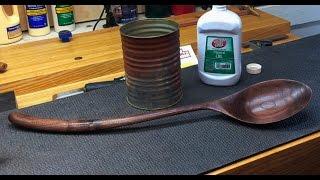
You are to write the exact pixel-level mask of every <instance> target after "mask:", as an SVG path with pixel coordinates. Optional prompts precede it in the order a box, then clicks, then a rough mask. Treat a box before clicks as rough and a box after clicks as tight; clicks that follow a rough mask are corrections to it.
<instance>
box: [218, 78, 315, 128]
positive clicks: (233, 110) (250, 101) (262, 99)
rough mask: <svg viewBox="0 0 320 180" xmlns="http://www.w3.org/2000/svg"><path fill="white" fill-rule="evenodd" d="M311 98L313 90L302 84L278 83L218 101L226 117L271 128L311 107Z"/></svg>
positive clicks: (274, 82)
mask: <svg viewBox="0 0 320 180" xmlns="http://www.w3.org/2000/svg"><path fill="white" fill-rule="evenodd" d="M311 95H312V90H311V88H310V87H308V86H307V85H305V84H303V83H301V82H298V81H293V80H285V79H276V80H270V81H264V82H261V83H257V84H255V85H252V86H249V87H248V88H246V89H244V90H242V91H240V92H238V93H235V94H232V95H230V96H227V97H225V98H222V99H220V100H218V104H219V105H220V106H221V107H220V108H219V109H222V110H223V113H225V114H226V115H229V116H231V117H233V118H235V119H237V120H240V121H243V122H246V123H252V124H268V123H273V122H277V121H281V120H284V119H287V118H289V117H291V116H293V115H294V114H296V113H298V112H300V111H301V110H302V109H303V108H305V107H306V106H307V105H308V103H309V101H310V99H311ZM219 109H218V110H219ZM216 110H217V109H216Z"/></svg>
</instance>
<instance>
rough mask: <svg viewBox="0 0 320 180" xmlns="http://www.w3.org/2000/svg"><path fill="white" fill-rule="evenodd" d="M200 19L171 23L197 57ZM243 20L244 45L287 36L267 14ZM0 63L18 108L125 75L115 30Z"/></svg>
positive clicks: (0, 88) (3, 56)
mask: <svg viewBox="0 0 320 180" xmlns="http://www.w3.org/2000/svg"><path fill="white" fill-rule="evenodd" d="M200 15H201V13H191V14H186V15H181V16H176V17H172V19H174V20H176V21H177V22H178V23H179V24H180V25H181V28H180V40H181V45H187V44H191V45H192V47H193V49H194V50H195V51H196V48H197V44H196V39H197V35H196V24H195V23H196V22H197V19H198V18H199V17H200ZM241 18H242V23H243V41H248V40H252V39H259V38H266V37H270V36H274V35H278V34H288V33H290V22H288V21H286V20H283V19H281V18H278V17H275V16H272V15H270V14H267V13H263V12H261V16H260V17H256V16H252V15H247V16H242V17H241ZM292 39H296V37H295V36H293V35H290V38H289V39H288V40H285V41H289V40H292ZM245 51H248V49H244V50H243V52H245ZM76 57H81V58H82V59H81V60H75V58H76ZM0 62H5V63H7V64H8V67H9V68H8V71H7V72H6V73H4V74H0V93H3V92H8V91H15V94H16V100H17V107H18V108H23V107H28V106H32V105H36V104H40V103H44V102H49V101H52V98H53V96H54V95H55V94H57V93H61V92H66V91H69V90H73V89H77V88H81V87H83V86H84V85H85V84H86V83H90V82H96V81H105V80H111V79H113V78H114V77H116V76H121V75H123V74H124V72H123V60H122V50H121V41H120V33H119V28H118V27H115V28H110V29H103V30H98V31H95V32H88V33H81V34H77V35H75V36H74V38H73V40H72V41H71V42H69V43H61V42H60V41H59V40H58V39H49V40H43V41H37V42H31V43H27V44H21V45H20V44H19V45H13V46H9V47H4V48H0Z"/></svg>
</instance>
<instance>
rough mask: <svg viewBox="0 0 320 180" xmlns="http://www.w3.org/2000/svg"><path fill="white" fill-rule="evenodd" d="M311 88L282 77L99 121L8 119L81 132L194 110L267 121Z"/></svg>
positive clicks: (283, 114) (285, 114)
mask: <svg viewBox="0 0 320 180" xmlns="http://www.w3.org/2000/svg"><path fill="white" fill-rule="evenodd" d="M311 94H312V90H311V88H310V87H308V86H307V85H305V84H303V83H301V82H297V81H293V80H286V79H276V80H269V81H264V82H260V83H257V84H254V85H252V86H249V87H247V88H246V89H244V90H242V91H239V92H237V93H235V94H232V95H230V96H227V97H224V98H222V99H218V100H215V101H210V102H205V103H200V104H193V105H188V106H182V107H177V108H171V109H165V110H159V111H154V112H150V113H147V114H141V115H136V116H130V117H124V118H115V119H102V120H60V119H43V118H38V117H33V116H30V115H25V114H22V113H19V112H13V113H11V114H10V115H9V121H10V122H11V123H12V124H14V125H17V126H21V127H25V128H29V129H34V130H41V131H51V132H85V131H94V130H105V129H111V128H117V127H121V126H126V125H131V124H136V123H141V122H145V121H151V120H154V119H158V118H163V117H168V116H173V115H177V114H181V113H186V112H191V111H197V110H214V111H219V112H221V113H223V114H225V115H228V116H230V117H232V118H234V119H237V120H239V121H242V122H245V123H251V124H268V123H273V122H278V121H281V120H284V119H287V118H289V117H290V116H292V115H294V114H296V113H298V112H299V111H301V110H302V109H304V108H305V107H306V106H307V105H308V103H309V101H310V99H311Z"/></svg>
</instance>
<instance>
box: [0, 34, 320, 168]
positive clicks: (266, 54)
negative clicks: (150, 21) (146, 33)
mask: <svg viewBox="0 0 320 180" xmlns="http://www.w3.org/2000/svg"><path fill="white" fill-rule="evenodd" d="M319 47H320V36H313V37H309V38H305V39H302V40H299V41H296V42H292V43H288V44H285V45H278V46H275V47H267V48H264V49H261V50H260V49H259V50H256V51H254V52H252V53H248V54H244V55H243V62H244V66H243V67H245V65H246V64H247V63H250V62H257V63H260V64H262V66H263V70H262V73H261V74H259V75H249V74H247V73H246V72H245V71H243V75H242V77H241V80H240V81H239V83H238V84H237V85H236V86H232V87H213V86H208V85H205V84H203V83H201V82H200V80H199V77H198V74H197V69H196V67H191V68H187V69H185V70H183V74H182V76H183V99H182V101H181V102H180V103H179V104H178V105H177V106H181V105H186V104H191V103H197V102H204V101H207V100H214V99H218V98H220V97H224V96H226V95H229V94H231V93H234V92H236V91H238V90H241V89H243V88H245V87H247V86H249V85H251V84H254V83H257V82H260V81H264V80H269V79H276V78H288V79H293V80H298V81H301V82H303V83H306V84H307V85H309V86H310V87H311V88H312V89H313V93H314V94H313V97H312V100H311V103H310V104H309V106H308V107H307V108H306V109H304V110H303V111H302V112H300V113H298V114H297V115H295V116H293V117H292V118H289V119H287V120H285V121H282V122H280V123H276V124H272V125H262V126H261V125H260V126H253V125H247V124H244V123H239V122H236V121H235V120H233V119H232V118H229V117H227V116H225V115H222V114H219V113H215V112H209V111H198V112H193V113H187V114H183V115H178V116H174V117H171V118H164V119H159V120H156V121H153V122H148V123H142V124H138V125H133V126H128V127H126V128H122V129H120V130H112V131H100V132H97V133H93V134H48V133H41V132H33V131H28V130H24V129H20V128H15V127H14V126H12V125H10V123H9V122H8V120H7V116H8V113H9V112H5V113H2V114H1V115H0V131H1V136H0V174H201V173H205V172H208V171H211V170H213V169H215V168H219V167H221V166H224V165H227V164H230V163H232V162H234V161H236V160H239V159H242V158H245V157H248V156H250V155H253V154H256V153H259V152H261V151H264V150H267V149H270V148H272V147H275V146H277V145H280V144H284V143H287V142H289V141H292V140H294V139H296V138H299V137H302V136H305V135H307V134H309V133H312V132H315V131H318V130H319V129H320V121H319V118H320V112H319V110H318V109H319V107H320V101H319V100H320V98H319V95H320V91H319V89H320V88H319V87H320V73H319V69H320V59H319V57H320V48H319ZM125 93H126V89H125V85H124V84H123V83H118V84H116V85H113V86H111V87H108V88H105V89H100V90H96V91H92V92H89V93H85V94H82V95H77V96H73V97H69V98H66V99H61V100H58V101H55V102H51V103H46V104H43V105H38V106H34V107H31V108H26V109H23V110H22V111H24V112H27V113H30V114H33V115H37V116H41V117H55V118H65V119H72V118H94V119H96V118H99V117H120V116H125V115H132V114H137V113H142V112H143V111H140V110H136V109H134V108H132V107H130V106H129V105H128V104H127V103H126V101H125V96H126V95H125Z"/></svg>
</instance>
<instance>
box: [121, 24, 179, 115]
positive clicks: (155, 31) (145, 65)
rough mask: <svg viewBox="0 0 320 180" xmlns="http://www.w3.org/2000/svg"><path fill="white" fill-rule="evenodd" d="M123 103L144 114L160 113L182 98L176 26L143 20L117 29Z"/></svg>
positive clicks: (177, 29) (177, 30)
mask: <svg viewBox="0 0 320 180" xmlns="http://www.w3.org/2000/svg"><path fill="white" fill-rule="evenodd" d="M120 33H121V40H122V49H123V59H124V69H125V76H126V86H127V101H128V102H129V104H130V105H132V106H134V107H136V108H139V109H145V110H156V109H163V108H167V107H170V106H173V105H175V104H176V103H178V102H179V101H180V99H181V98H182V86H181V67H180V40H179V36H180V34H179V25H178V24H177V23H176V22H174V21H171V20H167V19H145V20H138V21H134V22H130V23H128V24H126V25H124V26H122V27H121V28H120Z"/></svg>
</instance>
